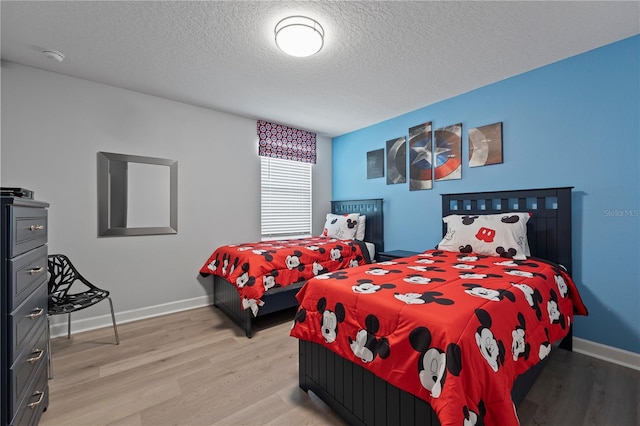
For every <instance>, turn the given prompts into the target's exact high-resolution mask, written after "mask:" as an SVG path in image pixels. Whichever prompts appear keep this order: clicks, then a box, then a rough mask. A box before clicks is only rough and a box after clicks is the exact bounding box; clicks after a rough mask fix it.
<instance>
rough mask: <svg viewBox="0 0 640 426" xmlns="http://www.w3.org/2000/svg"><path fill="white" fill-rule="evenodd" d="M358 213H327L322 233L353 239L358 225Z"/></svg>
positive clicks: (342, 238) (332, 236)
mask: <svg viewBox="0 0 640 426" xmlns="http://www.w3.org/2000/svg"><path fill="white" fill-rule="evenodd" d="M358 216H359V214H358V213H351V214H344V215H337V214H333V213H327V220H326V222H325V223H324V230H323V231H322V235H323V236H324V237H329V238H338V239H340V240H353V239H354V238H355V236H356V230H357V227H358Z"/></svg>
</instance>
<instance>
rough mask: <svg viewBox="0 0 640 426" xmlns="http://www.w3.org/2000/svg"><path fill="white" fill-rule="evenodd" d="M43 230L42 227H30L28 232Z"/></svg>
mask: <svg viewBox="0 0 640 426" xmlns="http://www.w3.org/2000/svg"><path fill="white" fill-rule="evenodd" d="M43 229H44V225H31V226H30V227H29V230H30V231H41V230H43Z"/></svg>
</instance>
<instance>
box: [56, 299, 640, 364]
mask: <svg viewBox="0 0 640 426" xmlns="http://www.w3.org/2000/svg"><path fill="white" fill-rule="evenodd" d="M212 304H213V296H212V295H207V296H201V297H196V298H193V299H187V300H180V301H177V302H171V303H164V304H162V305H156V306H149V307H145V308H141V309H133V310H130V311H124V312H117V313H116V322H117V323H118V324H124V323H127V322H131V321H138V320H141V319H146V318H153V317H157V316H160V315H167V314H171V313H174V312H180V311H187V310H189V309H195V308H201V307H203V306H210V305H212ZM111 325H112V323H111V314H106V315H101V316H97V317H93V318H86V319H78V320H74V319H73V318H72V320H71V333H72V334H73V333H79V332H82V331H89V330H95V329H97V328H103V327H111ZM66 334H67V319H66V315H59V316H57V317H52V318H51V337H60V336H65V335H66ZM573 350H574V351H575V352H578V353H580V354H583V355H587V356H591V357H594V358H598V359H602V360H604V361H607V362H611V363H614V364H618V365H622V366H623V367H628V368H632V369H634V370H638V371H640V354H637V353H635V352H630V351H625V350H624V349H618V348H614V347H613V346H607V345H603V344H601V343H596V342H592V341H590V340H585V339H581V338H579V337H574V338H573Z"/></svg>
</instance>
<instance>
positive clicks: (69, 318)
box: [67, 312, 71, 339]
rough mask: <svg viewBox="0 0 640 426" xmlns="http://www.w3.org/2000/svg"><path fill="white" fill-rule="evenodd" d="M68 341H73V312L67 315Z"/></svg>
mask: <svg viewBox="0 0 640 426" xmlns="http://www.w3.org/2000/svg"><path fill="white" fill-rule="evenodd" d="M67 318H68V320H67V339H71V312H69V313H68V314H67Z"/></svg>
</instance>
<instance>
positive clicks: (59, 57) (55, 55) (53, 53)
mask: <svg viewBox="0 0 640 426" xmlns="http://www.w3.org/2000/svg"><path fill="white" fill-rule="evenodd" d="M42 53H44V56H46V57H47V58H49V59H54V60H56V61H58V62H62V61H63V60H64V54H63V53H61V52H58V51H57V50H43V51H42Z"/></svg>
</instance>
